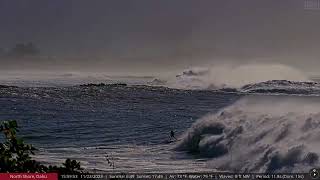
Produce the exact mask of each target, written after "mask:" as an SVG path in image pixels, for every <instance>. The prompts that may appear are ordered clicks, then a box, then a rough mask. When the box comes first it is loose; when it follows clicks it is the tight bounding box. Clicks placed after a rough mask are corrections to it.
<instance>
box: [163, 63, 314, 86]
mask: <svg viewBox="0 0 320 180" xmlns="http://www.w3.org/2000/svg"><path fill="white" fill-rule="evenodd" d="M269 80H291V81H308V80H309V79H308V78H307V76H306V75H305V74H303V73H302V72H300V71H299V70H297V69H295V68H293V67H290V66H287V65H281V64H271V65H264V64H249V65H241V66H236V67H232V66H226V65H225V66H213V67H205V68H204V67H195V68H190V69H187V70H184V71H183V72H182V73H180V74H178V75H176V76H175V77H174V78H169V80H168V81H167V82H166V86H168V87H172V88H179V89H221V88H226V87H227V88H241V87H242V86H244V85H247V84H254V83H260V82H264V81H269ZM162 84H163V82H162Z"/></svg>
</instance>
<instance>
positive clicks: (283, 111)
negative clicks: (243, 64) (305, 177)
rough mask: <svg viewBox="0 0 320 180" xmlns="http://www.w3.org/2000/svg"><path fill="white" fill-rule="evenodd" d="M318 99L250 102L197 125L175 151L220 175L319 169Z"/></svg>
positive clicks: (243, 101) (257, 99) (248, 99)
mask: <svg viewBox="0 0 320 180" xmlns="http://www.w3.org/2000/svg"><path fill="white" fill-rule="evenodd" d="M319 106H320V99H319V98H317V99H315V98H314V97H290V98H288V97H275V96H248V97H244V98H242V99H241V100H239V101H238V102H236V103H235V104H233V105H231V106H230V107H227V108H225V109H223V110H221V111H220V112H218V113H216V114H212V115H207V116H205V117H203V118H201V119H200V120H198V121H197V122H196V123H195V124H194V125H193V126H192V127H191V128H190V129H189V130H188V131H187V132H185V134H184V135H183V136H182V140H181V141H180V142H179V144H178V145H177V147H176V149H177V150H182V151H187V152H189V153H192V154H195V155H197V156H201V157H207V158H210V159H212V161H210V162H209V164H211V165H212V167H213V168H217V169H219V170H227V171H232V172H233V171H236V172H306V171H308V170H310V168H311V167H315V166H316V167H318V166H320V163H319V155H320V141H319V139H320V110H319V108H318V107H319Z"/></svg>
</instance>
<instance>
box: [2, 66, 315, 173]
mask: <svg viewBox="0 0 320 180" xmlns="http://www.w3.org/2000/svg"><path fill="white" fill-rule="evenodd" d="M250 68H251V67H241V68H237V69H236V70H234V72H242V71H247V70H248V69H250ZM255 68H257V67H256V66H255ZM277 68H279V72H280V70H286V71H285V72H287V73H278V74H277V73H276V72H277V71H273V73H274V74H275V76H274V77H272V78H273V79H270V78H266V79H265V80H264V81H262V80H261V81H256V79H251V80H248V81H242V80H241V78H240V79H238V80H239V81H237V83H235V82H231V81H229V83H228V80H226V81H224V83H220V82H222V81H220V80H219V81H218V79H220V78H216V79H215V78H213V79H212V77H211V76H212V75H213V74H215V77H216V76H218V75H219V73H218V74H217V73H216V71H214V73H213V70H212V69H206V68H196V69H189V70H186V71H183V72H182V73H180V74H177V75H176V76H174V77H173V78H171V79H164V78H163V79H162V78H153V77H142V78H139V79H137V78H135V77H123V78H122V79H121V80H119V79H118V80H115V79H114V78H112V77H109V76H108V79H106V78H107V76H105V75H102V76H101V75H99V76H95V78H94V79H92V77H91V76H90V77H88V76H85V78H83V77H81V78H79V77H78V76H77V75H75V74H63V75H56V76H55V77H54V78H53V79H50V80H49V81H47V80H42V79H37V80H32V81H31V80H25V79H22V78H21V77H18V78H17V77H16V78H13V79H10V80H8V79H7V78H5V79H4V80H3V79H2V80H1V79H0V84H2V86H0V106H1V108H0V119H1V120H6V119H16V120H18V123H19V124H20V127H21V131H20V133H21V136H22V137H23V138H24V139H25V140H26V142H28V143H32V144H34V145H35V146H36V147H39V151H38V152H37V153H36V155H35V156H34V158H36V159H37V160H39V161H41V162H43V163H47V164H58V163H61V162H62V161H63V160H64V159H66V158H72V159H76V160H79V161H81V163H82V165H83V167H85V168H87V169H89V170H92V171H102V172H110V171H111V172H199V171H206V172H208V171H219V170H222V171H229V172H306V171H309V170H310V168H312V167H317V166H319V155H320V143H319V141H318V139H319V138H320V136H319V133H320V132H319V131H320V130H319V126H320V119H319V118H320V111H319V108H318V107H319V105H320V97H319V95H320V84H319V83H318V82H316V81H312V80H309V79H308V78H305V77H303V76H301V74H300V73H298V72H296V71H295V70H293V69H291V68H287V67H282V66H273V67H272V69H277ZM234 72H233V73H234ZM233 73H231V74H233ZM228 77H229V78H231V79H232V76H228ZM244 77H246V76H244ZM298 77H299V78H298ZM68 78H69V80H71V81H68ZM259 78H260V79H263V78H261V77H259ZM14 79H16V81H15V80H14ZM89 79H90V81H88V80H89ZM103 79H104V80H103ZM70 82H71V83H70ZM100 82H104V83H105V84H88V85H82V86H80V84H84V83H100ZM118 82H121V83H127V84H113V85H112V83H118ZM170 130H174V131H175V132H176V134H177V137H178V139H180V141H177V142H174V143H169V144H168V143H167V142H168V141H167V140H168V138H169V132H170ZM110 161H111V162H113V163H114V164H115V166H110Z"/></svg>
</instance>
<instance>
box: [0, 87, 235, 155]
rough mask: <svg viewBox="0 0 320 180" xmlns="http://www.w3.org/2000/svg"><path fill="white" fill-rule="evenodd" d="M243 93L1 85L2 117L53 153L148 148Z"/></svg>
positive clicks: (0, 110)
mask: <svg viewBox="0 0 320 180" xmlns="http://www.w3.org/2000/svg"><path fill="white" fill-rule="evenodd" d="M238 98H239V96H238V95H234V94H223V93H217V92H213V91H190V90H189V91H187V90H173V89H167V88H161V87H146V86H126V87H124V86H101V87H79V86H77V87H64V88H54V87H51V88H49V87H38V88H2V89H0V107H1V108H0V119H1V120H9V119H15V120H17V121H18V124H19V126H20V135H21V136H22V137H23V138H24V140H25V141H26V142H28V143H31V144H34V145H35V146H36V147H38V148H41V149H44V150H45V151H46V152H48V154H50V152H51V150H54V149H59V148H83V147H95V146H109V147H111V146H118V147H120V146H123V145H128V144H135V145H137V146H146V147H148V146H154V145H161V144H163V142H164V140H167V139H168V136H169V132H170V130H174V131H175V132H176V133H177V135H180V134H182V133H183V132H185V131H186V130H187V129H188V128H189V127H190V126H191V125H192V123H194V122H195V121H196V120H197V119H198V118H200V117H202V116H204V115H205V114H207V113H209V112H215V111H217V110H219V109H221V108H223V107H225V106H227V105H230V104H232V103H233V102H234V101H236V100H237V99H238ZM66 153H67V151H66ZM48 156H49V155H48Z"/></svg>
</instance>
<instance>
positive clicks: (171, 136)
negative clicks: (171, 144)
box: [170, 130, 177, 140]
mask: <svg viewBox="0 0 320 180" xmlns="http://www.w3.org/2000/svg"><path fill="white" fill-rule="evenodd" d="M170 138H173V139H175V140H177V138H176V137H175V136H174V131H172V130H171V131H170Z"/></svg>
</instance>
